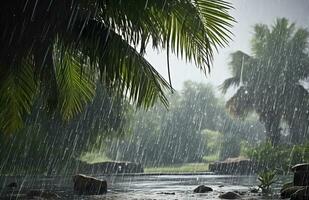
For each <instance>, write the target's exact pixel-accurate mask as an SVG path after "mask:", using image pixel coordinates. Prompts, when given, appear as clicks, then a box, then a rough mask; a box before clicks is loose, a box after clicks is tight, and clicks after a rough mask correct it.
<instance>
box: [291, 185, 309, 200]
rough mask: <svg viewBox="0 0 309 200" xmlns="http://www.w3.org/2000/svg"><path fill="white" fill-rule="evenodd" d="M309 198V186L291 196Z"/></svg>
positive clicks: (303, 199)
mask: <svg viewBox="0 0 309 200" xmlns="http://www.w3.org/2000/svg"><path fill="white" fill-rule="evenodd" d="M308 199H309V186H307V187H304V188H302V189H300V190H297V191H296V192H295V193H294V194H292V196H291V200H308Z"/></svg>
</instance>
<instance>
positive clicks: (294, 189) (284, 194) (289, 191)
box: [280, 186, 304, 199]
mask: <svg viewBox="0 0 309 200" xmlns="http://www.w3.org/2000/svg"><path fill="white" fill-rule="evenodd" d="M303 188H304V187H303V186H292V187H288V188H286V189H284V190H282V191H281V192H280V196H281V198H282V199H287V198H291V196H292V194H294V193H295V192H297V191H298V190H300V189H303Z"/></svg>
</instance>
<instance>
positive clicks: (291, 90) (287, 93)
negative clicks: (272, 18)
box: [222, 18, 309, 145]
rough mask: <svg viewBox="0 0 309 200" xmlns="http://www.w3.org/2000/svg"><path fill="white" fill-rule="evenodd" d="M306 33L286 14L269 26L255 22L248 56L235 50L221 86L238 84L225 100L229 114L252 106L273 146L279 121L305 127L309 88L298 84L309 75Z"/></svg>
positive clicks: (244, 113) (240, 114) (243, 113)
mask: <svg viewBox="0 0 309 200" xmlns="http://www.w3.org/2000/svg"><path fill="white" fill-rule="evenodd" d="M308 36H309V33H308V31H307V30H306V29H303V28H297V29H296V27H295V24H289V23H288V20H287V19H284V18H283V19H277V21H276V23H275V24H274V26H272V27H271V29H270V28H268V27H267V26H266V25H263V24H258V25H256V26H255V27H254V36H253V39H252V56H250V55H247V54H245V53H243V52H240V51H237V52H235V53H233V54H232V61H231V64H230V65H231V72H232V75H233V77H231V78H229V79H227V80H225V81H224V83H223V85H222V89H223V92H226V90H227V89H228V88H230V87H231V86H238V87H239V88H238V90H237V92H236V93H235V95H234V96H233V97H231V98H230V100H229V101H228V102H227V104H226V106H227V108H228V109H229V111H230V113H232V114H233V115H235V116H238V117H245V116H247V114H248V113H250V112H252V111H255V112H256V113H257V114H258V115H259V118H260V121H261V122H263V123H264V125H265V128H266V132H267V137H268V139H269V140H270V141H271V143H272V144H273V145H276V144H278V143H279V140H280V131H281V128H280V124H281V123H282V120H286V121H287V123H288V124H289V126H290V127H291V128H293V126H297V127H298V128H299V129H298V131H305V129H306V128H305V127H304V126H306V125H304V124H307V127H308V114H309V112H308V109H309V106H308V105H309V104H308V91H307V90H306V89H304V87H303V85H301V84H300V81H301V80H303V79H305V78H307V77H308V76H309V63H308V61H309V59H308V50H307V48H308ZM301 124H302V125H301ZM304 133H305V132H303V133H302V134H304Z"/></svg>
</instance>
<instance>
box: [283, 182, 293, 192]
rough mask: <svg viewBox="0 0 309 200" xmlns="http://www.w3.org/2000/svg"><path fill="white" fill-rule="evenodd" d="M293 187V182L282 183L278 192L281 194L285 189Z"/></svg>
mask: <svg viewBox="0 0 309 200" xmlns="http://www.w3.org/2000/svg"><path fill="white" fill-rule="evenodd" d="M293 186H294V184H293V182H288V183H284V184H283V185H282V188H281V190H280V192H282V191H283V190H285V189H287V188H290V187H293Z"/></svg>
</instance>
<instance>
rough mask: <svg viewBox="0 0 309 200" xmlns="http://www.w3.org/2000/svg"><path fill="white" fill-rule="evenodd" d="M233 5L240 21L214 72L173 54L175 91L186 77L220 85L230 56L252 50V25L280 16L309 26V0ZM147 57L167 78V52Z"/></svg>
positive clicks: (235, 0) (237, 0) (243, 0)
mask: <svg viewBox="0 0 309 200" xmlns="http://www.w3.org/2000/svg"><path fill="white" fill-rule="evenodd" d="M229 1H230V2H232V4H233V6H234V8H235V9H234V10H232V11H231V15H232V16H233V17H234V18H235V19H236V21H237V23H236V24H235V26H234V27H233V29H232V32H233V33H234V36H233V41H231V42H230V43H229V46H228V47H226V48H224V49H220V50H219V52H218V54H217V55H216V56H215V58H214V63H213V65H212V69H211V73H210V74H209V75H207V77H206V76H204V75H203V74H202V72H200V71H199V70H198V69H196V67H195V66H194V64H192V63H186V62H185V61H181V60H179V59H177V58H176V57H175V56H171V58H170V65H171V77H172V85H173V87H174V88H175V89H176V90H180V89H181V88H182V84H183V82H184V81H186V80H192V81H196V82H204V83H207V82H210V83H212V84H213V85H215V86H218V85H220V84H221V83H222V82H223V81H224V80H225V79H226V78H228V77H229V76H230V75H229V70H228V63H229V55H230V53H232V52H234V51H236V50H241V51H244V52H247V53H250V39H251V37H252V33H253V25H254V24H257V23H263V24H268V25H271V24H273V23H274V21H275V19H276V18H278V17H286V18H288V19H289V20H290V21H291V22H295V23H296V24H297V25H298V26H303V27H304V26H306V27H308V26H309V23H308V22H309V14H308V12H309V0H229ZM146 57H147V60H148V61H150V63H151V64H152V65H153V66H155V67H156V69H157V70H158V71H159V72H160V73H161V74H162V75H163V76H164V77H165V78H167V77H168V76H167V65H166V53H165V52H160V53H158V52H154V51H152V49H148V52H147V56H146Z"/></svg>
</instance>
